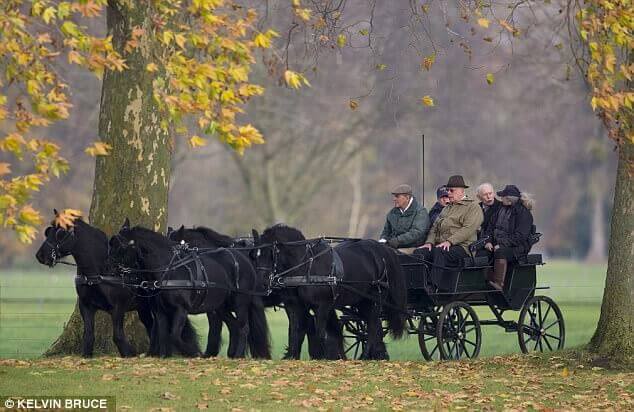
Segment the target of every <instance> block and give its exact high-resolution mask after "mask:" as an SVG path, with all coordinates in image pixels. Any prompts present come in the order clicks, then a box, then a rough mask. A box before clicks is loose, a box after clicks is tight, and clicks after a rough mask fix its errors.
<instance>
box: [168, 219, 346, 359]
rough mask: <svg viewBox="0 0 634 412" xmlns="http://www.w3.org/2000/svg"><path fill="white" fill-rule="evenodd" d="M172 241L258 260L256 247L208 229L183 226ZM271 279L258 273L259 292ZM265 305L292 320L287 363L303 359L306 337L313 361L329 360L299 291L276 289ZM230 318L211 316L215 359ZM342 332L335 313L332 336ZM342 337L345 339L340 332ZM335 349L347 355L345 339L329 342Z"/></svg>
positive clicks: (331, 321)
mask: <svg viewBox="0 0 634 412" xmlns="http://www.w3.org/2000/svg"><path fill="white" fill-rule="evenodd" d="M168 237H169V238H170V239H171V240H174V241H176V242H186V243H187V244H188V245H190V246H191V247H198V248H209V247H219V248H220V247H223V248H236V251H237V252H238V253H240V254H241V255H243V256H245V257H248V258H249V259H251V258H252V257H253V258H255V254H254V253H251V251H253V250H255V249H254V248H252V247H250V246H252V245H250V244H248V242H245V241H236V240H234V239H233V238H231V237H229V236H227V235H223V234H221V233H218V232H216V231H214V230H212V229H209V228H206V227H196V228H192V229H186V228H185V227H184V226H181V227H180V228H179V229H178V230H169V231H168ZM252 255H253V256H252ZM249 266H251V265H249ZM240 267H241V269H242V268H243V266H242V264H241V266H240ZM251 268H252V266H251ZM245 269H246V268H245ZM250 270H252V269H250ZM269 276H270V273H269V272H266V271H264V272H262V271H259V272H258V284H259V286H258V291H261V292H265V291H267V290H268V289H269ZM262 301H263V303H264V306H265V307H274V306H283V307H284V309H285V310H286V314H287V316H288V318H289V338H290V339H289V340H290V341H292V342H293V344H289V345H288V346H287V347H286V353H285V355H284V358H285V359H299V357H300V354H301V347H302V343H303V341H304V337H305V336H308V353H309V355H310V357H311V358H312V359H323V358H324V357H325V355H324V352H325V349H324V347H323V346H322V344H321V342H320V341H319V340H318V339H317V337H316V334H315V333H316V330H315V322H314V318H313V316H311V315H310V313H309V312H308V310H307V309H306V308H305V307H303V306H302V305H300V304H299V301H298V296H297V293H296V291H295V290H292V289H272V290H270V293H269V294H267V295H266V296H263V298H262ZM226 316H231V314H227V313H219V314H213V313H209V314H207V317H208V319H209V335H208V341H207V350H208V351H215V352H213V356H215V355H217V354H218V352H219V351H220V345H221V341H220V339H221V332H222V321H223V320H224V319H226ZM225 323H226V321H225ZM339 329H340V327H339V325H338V319H337V314H336V313H335V311H334V310H333V311H332V312H331V314H330V317H329V321H328V331H329V332H330V335H329V336H336V335H337V331H338V330H339ZM339 335H341V333H340V332H339ZM332 345H334V346H335V347H336V346H337V345H340V351H343V339H340V340H337V339H334V340H333V341H332V342H329V345H328V346H332Z"/></svg>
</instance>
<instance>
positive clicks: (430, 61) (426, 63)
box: [423, 54, 436, 71]
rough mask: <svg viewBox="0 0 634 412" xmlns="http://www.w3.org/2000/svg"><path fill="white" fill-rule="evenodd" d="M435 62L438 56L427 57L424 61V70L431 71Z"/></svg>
mask: <svg viewBox="0 0 634 412" xmlns="http://www.w3.org/2000/svg"><path fill="white" fill-rule="evenodd" d="M435 61H436V54H432V55H429V56H427V57H425V58H424V59H423V68H425V70H427V71H429V70H430V69H431V66H432V65H433V64H434V62H435Z"/></svg>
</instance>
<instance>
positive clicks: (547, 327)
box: [544, 319, 559, 331]
mask: <svg viewBox="0 0 634 412" xmlns="http://www.w3.org/2000/svg"><path fill="white" fill-rule="evenodd" d="M558 323H559V319H557V320H556V321H554V322H553V323H551V324H550V325H548V326H546V327H545V328H544V331H547V330H548V329H550V328H552V327H553V326H555V325H556V324H558Z"/></svg>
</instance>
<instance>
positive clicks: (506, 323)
mask: <svg viewBox="0 0 634 412" xmlns="http://www.w3.org/2000/svg"><path fill="white" fill-rule="evenodd" d="M399 260H400V264H401V267H402V268H403V270H404V271H405V272H406V275H407V283H408V312H409V313H408V314H409V320H408V326H409V333H410V334H415V335H418V342H419V346H420V350H421V353H422V355H423V357H424V358H425V359H426V360H439V359H443V360H446V359H463V358H475V357H477V356H478V354H479V352H480V347H481V344H482V329H481V327H482V325H497V326H499V327H502V328H504V330H505V331H506V332H510V333H517V336H518V341H519V346H520V349H521V350H522V352H524V353H528V352H531V351H539V352H544V351H553V350H558V349H562V348H563V347H564V341H565V326H564V320H563V317H562V314H561V310H560V309H559V307H558V306H557V304H556V303H555V302H554V301H553V300H552V299H551V298H549V297H547V296H541V295H537V294H536V292H537V291H538V290H541V289H548V288H547V287H538V286H537V283H536V271H537V270H536V268H537V267H538V266H541V265H543V264H544V263H543V261H542V256H541V255H539V254H529V255H528V256H526V257H525V258H524V259H522V260H520V262H519V264H517V265H514V266H512V267H511V268H510V269H509V273H508V274H507V276H506V280H505V283H504V289H503V290H502V291H498V290H495V289H492V288H491V287H490V286H488V285H487V283H486V281H485V279H486V276H485V275H486V271H488V270H492V266H491V264H490V262H489V259H488V258H487V257H469V258H465V259H464V262H463V266H462V267H459V268H455V269H451V270H448V269H445V270H443V271H442V273H441V274H439V276H438V275H437V276H436V277H437V279H431V270H430V266H429V264H428V263H426V262H424V261H422V260H421V259H420V258H419V257H417V256H416V255H408V254H399ZM476 307H488V308H489V309H490V312H491V314H492V315H491V317H490V318H488V319H480V317H479V316H478V313H477V312H476V310H475V309H474V308H476ZM517 311H519V317H516V316H517ZM480 312H481V311H480ZM509 313H513V315H512V316H513V319H512V320H511V319H510V317H511V315H508V314H509ZM341 321H342V323H343V326H344V330H345V331H346V337H347V338H350V339H352V344H351V345H350V346H349V347H348V352H349V355H350V356H353V357H356V355H357V354H358V353H359V352H360V351H361V349H362V348H363V345H364V341H365V336H364V333H365V330H364V325H363V324H362V323H361V322H359V321H358V318H357V316H356V315H355V313H354V312H352V311H344V312H343V313H342V316H341Z"/></svg>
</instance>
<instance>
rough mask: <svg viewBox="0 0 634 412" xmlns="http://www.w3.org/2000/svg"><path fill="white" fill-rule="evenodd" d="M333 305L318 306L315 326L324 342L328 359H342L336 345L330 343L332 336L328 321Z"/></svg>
mask: <svg viewBox="0 0 634 412" xmlns="http://www.w3.org/2000/svg"><path fill="white" fill-rule="evenodd" d="M332 310H333V305H332V304H330V303H327V304H322V305H319V306H317V310H316V311H315V328H316V329H317V336H319V340H320V341H321V342H322V345H323V348H324V355H325V357H326V359H341V356H340V353H339V351H338V349H337V347H336V345H335V347H333V345H330V342H331V336H330V334H329V332H328V322H329V318H330V314H331V311H332Z"/></svg>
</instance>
